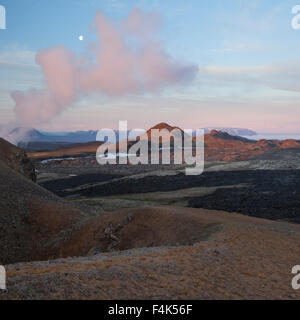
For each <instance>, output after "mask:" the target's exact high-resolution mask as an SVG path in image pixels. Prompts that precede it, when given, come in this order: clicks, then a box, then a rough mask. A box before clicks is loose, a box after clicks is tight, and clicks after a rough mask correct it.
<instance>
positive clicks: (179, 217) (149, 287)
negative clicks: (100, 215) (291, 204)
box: [1, 207, 300, 300]
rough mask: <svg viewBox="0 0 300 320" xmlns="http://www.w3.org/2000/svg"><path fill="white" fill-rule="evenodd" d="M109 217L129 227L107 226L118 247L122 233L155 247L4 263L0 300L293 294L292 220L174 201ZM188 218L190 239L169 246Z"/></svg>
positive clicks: (299, 238) (299, 237) (295, 245)
mask: <svg viewBox="0 0 300 320" xmlns="http://www.w3.org/2000/svg"><path fill="white" fill-rule="evenodd" d="M114 216H115V217H117V216H120V217H121V216H122V217H123V218H125V217H128V216H130V217H131V218H132V220H131V221H132V222H131V223H132V226H130V227H129V225H130V223H129V225H128V227H125V228H128V229H127V231H125V230H123V231H122V230H121V231H120V233H119V234H118V233H116V232H112V233H110V232H111V231H109V230H107V234H108V235H109V234H111V235H110V236H107V238H108V239H109V238H110V239H111V241H115V242H116V243H118V241H119V243H123V244H125V243H126V246H124V247H123V248H124V249H125V248H128V246H129V242H128V241H127V240H126V239H128V237H129V236H130V237H131V239H132V240H131V241H132V243H134V244H135V247H137V248H138V247H144V246H145V245H152V246H157V245H163V247H157V248H143V249H142V248H141V249H131V250H127V251H122V252H112V253H101V252H100V253H99V251H101V250H96V249H95V250H94V251H92V252H91V253H90V254H91V255H90V256H88V257H81V258H69V259H59V260H52V261H49V262H33V263H26V264H16V265H9V266H7V267H6V268H7V276H8V288H9V291H8V293H7V294H2V297H1V298H3V299H161V300H163V299H300V292H299V291H295V290H293V289H292V287H291V279H292V277H293V275H292V274H291V269H292V267H293V266H294V265H296V264H299V261H298V256H299V255H298V251H299V242H300V226H298V225H292V224H288V223H279V222H272V221H268V220H262V219H256V218H250V217H245V216H242V215H238V214H228V213H224V212H220V211H219V212H218V211H209V210H203V209H190V208H177V207H160V208H140V209H133V210H125V211H121V212H116V213H115V214H114ZM185 217H188V219H187V220H186V218H185ZM169 218H172V219H169ZM135 220H136V223H134V221H135ZM188 220H189V221H190V222H189V223H187V221H188ZM172 221H173V222H172ZM161 222H162V223H163V225H164V228H161V225H162V223H161ZM195 223H197V226H198V227H197V228H198V229H199V231H198V232H199V235H200V236H198V237H196V238H194V239H193V237H195V234H194V235H190V239H189V241H191V242H194V244H193V245H190V244H189V243H188V242H186V243H185V244H186V245H185V246H181V245H180V243H179V244H178V245H179V246H177V247H176V246H174V245H175V241H179V242H180V241H181V239H176V237H175V236H174V235H173V232H174V230H176V229H174V226H175V225H177V227H178V228H179V229H180V231H181V232H180V235H181V237H185V236H186V235H187V234H188V232H187V231H188V230H194V229H196V227H195V226H194V224H195ZM183 224H186V226H184V225H183ZM184 229H185V230H186V231H185V232H184V233H183V231H184ZM96 230H97V228H96V227H93V229H90V232H92V233H93V234H94V237H95V239H96V238H97V236H98V234H99V232H100V234H101V232H103V231H102V230H101V229H100V230H98V233H97V232H96ZM129 230H130V231H129ZM85 231H86V230H85ZM85 231H82V232H84V233H85V234H87V233H86V232H85ZM144 235H145V236H144ZM100 237H101V235H100ZM82 239H84V238H82ZM157 239H161V240H162V239H163V241H160V242H159V241H158V240H157ZM147 241H148V242H147ZM151 241H153V243H152V244H151ZM94 253H96V255H93V254H94Z"/></svg>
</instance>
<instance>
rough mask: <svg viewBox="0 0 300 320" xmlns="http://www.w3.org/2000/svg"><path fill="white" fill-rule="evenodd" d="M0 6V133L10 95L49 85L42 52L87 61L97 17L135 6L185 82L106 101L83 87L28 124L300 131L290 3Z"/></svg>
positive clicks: (102, 0) (299, 42)
mask: <svg viewBox="0 0 300 320" xmlns="http://www.w3.org/2000/svg"><path fill="white" fill-rule="evenodd" d="M0 5H3V6H4V7H5V9H6V20H7V26H6V27H7V28H6V29H5V30H0V126H5V125H6V124H7V123H10V122H13V121H14V118H15V112H14V110H16V109H15V104H16V101H15V100H14V98H13V95H12V92H15V91H21V92H28V90H31V89H37V90H43V88H45V86H47V80H46V78H45V74H44V72H43V70H42V68H41V65H40V64H39V63H37V61H36V55H37V54H39V52H43V50H45V49H51V48H53V47H55V48H56V47H57V46H63V47H64V48H66V50H68V52H69V51H70V52H73V53H74V54H75V55H76V57H87V56H89V54H90V53H91V51H92V50H93V49H91V48H92V46H93V43H94V42H95V41H97V40H96V38H97V37H96V33H95V28H94V27H93V21H95V17H96V16H97V13H98V12H99V11H101V12H102V14H103V16H105V17H106V18H107V19H108V20H109V21H112V22H113V23H118V21H123V20H124V19H126V17H128V15H130V13H131V12H132V10H135V9H137V8H138V10H140V12H145V13H148V14H151V13H154V14H157V15H158V16H159V17H160V18H161V19H160V20H159V22H157V24H159V28H158V29H159V31H158V32H157V34H155V36H157V37H159V43H161V44H162V46H163V50H164V53H167V54H168V55H170V57H172V61H174V62H176V64H178V66H173V64H174V63H173V62H172V68H174V70H175V71H176V70H177V69H176V67H177V68H179V65H182V66H196V69H197V73H196V74H195V75H194V76H193V77H192V79H189V80H188V81H183V82H182V81H173V80H172V81H169V82H170V83H168V84H167V85H165V83H162V81H160V82H159V84H160V86H161V88H159V90H152V88H151V90H150V89H149V86H147V85H145V88H143V90H132V91H130V90H129V92H126V93H125V94H110V92H109V91H108V90H104V88H103V86H97V88H96V89H95V88H94V87H95V86H92V87H93V89H95V90H91V86H89V90H86V87H84V88H80V90H78V91H80V92H79V94H78V96H77V94H76V99H73V100H70V103H65V104H66V106H64V107H63V108H61V109H59V112H57V114H55V116H53V117H51V119H49V121H42V119H41V121H36V122H35V123H34V127H36V128H37V129H40V130H45V131H71V130H90V129H91V130H98V129H101V128H103V127H105V128H117V126H118V121H119V120H127V121H128V126H129V127H131V128H145V129H147V128H149V127H150V126H153V125H154V124H156V123H158V122H162V121H164V122H168V123H170V124H172V125H177V126H180V127H182V128H191V129H196V128H203V127H240V128H249V129H252V130H255V131H257V132H259V133H300V29H299V30H294V29H293V28H292V27H291V20H292V18H293V14H292V8H293V6H295V5H297V3H296V2H295V1H289V0H284V1H281V0H260V1H257V0H252V1H244V0H226V1H224V0H223V1H221V0H210V1H199V0H185V1H182V0H122V1H121V0H52V1H46V0H0ZM100 28H101V26H100ZM155 32H156V31H155ZM80 35H82V36H83V40H82V41H80V40H79V36H80ZM145 39H146V41H145V42H147V41H148V39H147V38H143V40H145ZM149 41H150V40H149ZM151 41H152V40H151ZM155 41H157V39H156V40H155ZM153 43H154V42H153ZM132 46H134V44H133V45H132ZM99 50H100V51H101V49H99ZM100 51H99V52H100ZM164 53H163V54H164ZM112 59H113V58H112ZM116 60H117V59H116ZM167 61H169V60H167ZM170 61H171V60H170ZM116 63H117V61H116ZM170 65H171V63H170ZM170 68H171V67H170ZM167 70H169V69H167ZM172 70H173V69H172ZM175 71H174V72H175ZM172 72H173V71H172ZM176 72H177V71H176ZM57 73H58V74H59V71H58V72H57ZM172 74H173V73H172ZM58 76H59V75H58ZM114 79H115V78H113V79H112V80H114ZM20 108H22V104H21V106H18V107H17V110H19V109H20ZM42 111H43V110H42ZM26 112H27V111H26ZM26 112H25V113H26ZM23 114H24V112H23ZM41 114H42V112H41ZM36 118H37V119H39V113H38V114H37V116H36Z"/></svg>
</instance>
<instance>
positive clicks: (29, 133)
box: [3, 123, 256, 145]
mask: <svg viewBox="0 0 300 320" xmlns="http://www.w3.org/2000/svg"><path fill="white" fill-rule="evenodd" d="M162 124H163V123H162ZM157 126H159V125H157ZM213 130H218V131H222V132H226V133H228V134H230V135H233V136H254V135H256V132H255V131H253V130H249V129H243V128H217V127H214V128H213V127H211V128H205V133H210V132H211V131H213ZM97 132H98V131H95V130H89V131H75V132H44V131H38V130H36V129H28V128H16V129H14V130H12V131H11V132H10V133H9V134H8V135H6V136H5V137H3V138H5V139H6V140H8V141H10V142H13V143H15V142H18V143H19V144H21V145H22V144H26V143H30V142H49V143H52V142H55V143H86V142H91V141H95V140H96V136H97ZM115 132H116V136H117V141H118V137H119V132H118V131H117V130H115ZM137 135H138V134H137Z"/></svg>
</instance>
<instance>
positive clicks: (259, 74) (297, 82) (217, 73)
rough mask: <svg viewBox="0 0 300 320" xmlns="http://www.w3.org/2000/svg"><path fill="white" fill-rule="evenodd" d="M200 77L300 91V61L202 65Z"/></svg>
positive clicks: (203, 79) (201, 78)
mask: <svg viewBox="0 0 300 320" xmlns="http://www.w3.org/2000/svg"><path fill="white" fill-rule="evenodd" d="M199 77H200V81H207V80H210V81H212V80H213V81H215V82H226V83H232V82H238V83H239V84H246V85H256V86H262V87H268V88H271V89H274V90H283V91H296V92H300V65H299V63H298V62H290V63H281V64H279V63H277V64H269V65H258V66H238V67H227V66H226V67H224V66H203V67H202V66H200V67H199Z"/></svg>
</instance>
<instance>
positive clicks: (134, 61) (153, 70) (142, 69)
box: [12, 9, 198, 126]
mask: <svg viewBox="0 0 300 320" xmlns="http://www.w3.org/2000/svg"><path fill="white" fill-rule="evenodd" d="M159 21H161V17H160V15H159V14H156V13H145V12H143V11H141V10H139V9H133V10H132V11H131V13H130V14H129V16H128V17H127V18H126V19H123V20H121V21H120V22H119V23H113V22H111V21H110V20H109V19H108V18H106V17H105V16H104V15H103V14H102V13H101V12H99V13H98V14H97V16H96V18H95V20H94V29H95V31H96V32H97V35H98V41H97V43H95V44H94V45H93V46H92V52H91V53H92V56H93V59H89V57H88V56H84V57H78V56H76V54H75V53H74V52H72V51H70V50H68V49H66V48H65V47H63V46H60V47H53V48H50V49H47V50H43V51H40V52H38V53H37V55H36V63H37V64H38V65H40V67H41V69H42V71H43V74H44V78H45V87H44V88H43V89H40V90H36V89H32V90H30V91H27V92H20V91H17V92H13V93H12V98H13V99H14V101H15V108H14V112H15V114H16V118H17V120H18V121H19V122H20V123H23V124H25V125H26V126H29V125H30V126H34V125H36V124H40V123H41V122H48V121H51V120H53V119H54V118H55V117H56V116H57V115H59V114H60V113H61V112H63V111H64V110H65V109H66V108H68V107H69V106H70V105H71V104H72V103H73V102H75V101H77V99H78V98H79V97H80V95H83V94H90V93H93V92H99V93H101V94H104V95H107V96H110V97H116V96H125V95H128V94H144V93H157V92H159V91H161V90H163V89H164V88H166V87H169V86H175V85H181V84H186V83H187V82H189V81H191V80H192V79H193V78H194V77H195V76H196V74H197V72H198V68H197V66H195V65H192V64H186V63H184V62H181V61H176V60H174V59H173V58H172V57H171V56H170V55H169V54H168V53H167V52H166V50H165V48H164V46H163V43H162V42H161V41H160V40H159V30H160V29H159V25H160V23H159Z"/></svg>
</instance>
